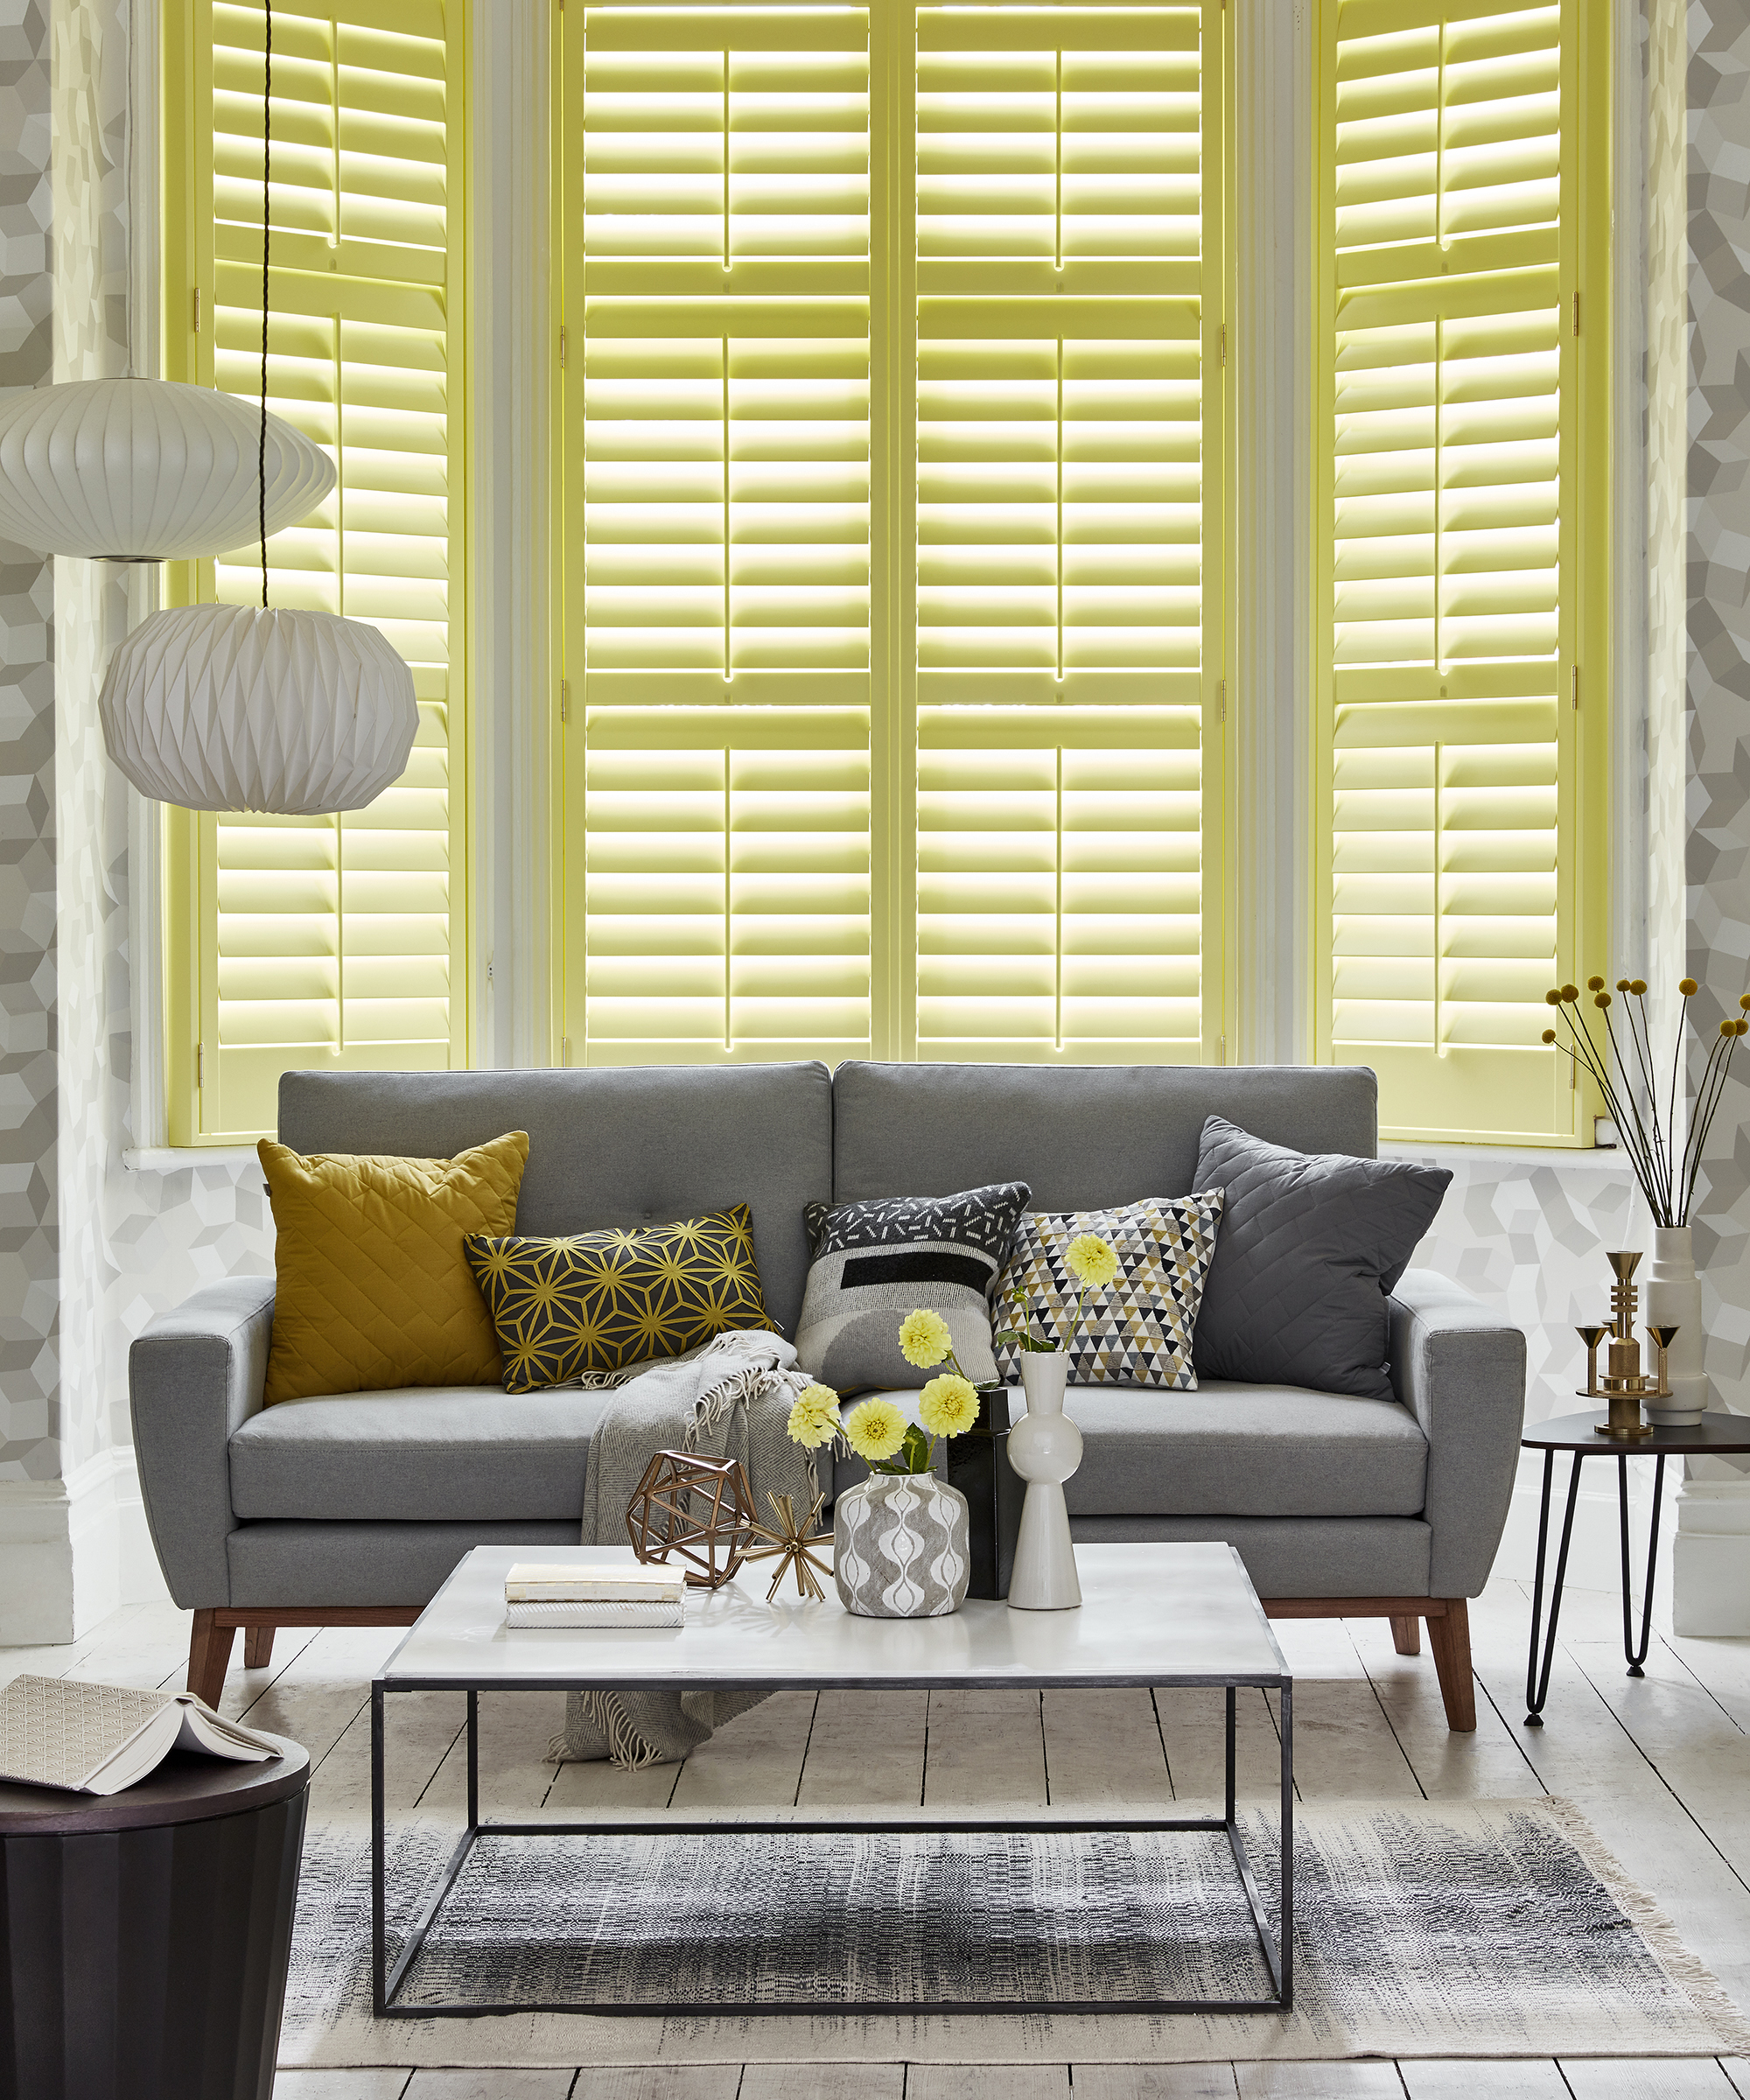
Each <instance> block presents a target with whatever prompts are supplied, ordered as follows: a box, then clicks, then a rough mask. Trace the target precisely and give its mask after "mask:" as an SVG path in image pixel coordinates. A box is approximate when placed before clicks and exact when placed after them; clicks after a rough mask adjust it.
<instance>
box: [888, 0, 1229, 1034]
mask: <svg viewBox="0 0 1750 2100" xmlns="http://www.w3.org/2000/svg"><path fill="white" fill-rule="evenodd" d="M917 22H918V48H917V223H916V244H917V262H916V278H917V292H918V306H917V365H916V372H917V382H916V402H915V407H916V429H917V627H916V650H917V706H918V717H917V783H918V787H917V798H918V799H917V846H916V853H917V861H916V880H917V927H916V941H917V971H918V977H917V995H918V1007H917V1014H918V1019H917V1039H916V1040H917V1051H918V1054H919V1055H920V1056H925V1057H930V1056H934V1057H945V1058H1001V1059H1032V1058H1044V1059H1050V1058H1053V1057H1062V1058H1064V1059H1066V1060H1069V1061H1127V1060H1138V1059H1150V1060H1153V1059H1171V1060H1179V1059H1184V1060H1195V1059H1197V1058H1199V1057H1200V1056H1202V1055H1205V1054H1213V1052H1214V1047H1215V1036H1216V1033H1218V1031H1219V1028H1220V1026H1221V1022H1220V993H1219V981H1220V970H1219V963H1220V946H1221V943H1220V919H1219V909H1220V883H1219V879H1217V878H1216V876H1215V868H1216V865H1217V863H1218V859H1219V854H1218V851H1217V840H1218V838H1219V802H1220V797H1219V793H1212V792H1211V785H1212V780H1218V779H1219V751H1218V750H1216V749H1215V748H1212V746H1213V745H1214V744H1215V739H1211V740H1210V743H1209V744H1208V745H1206V742H1205V739H1204V736H1203V728H1202V725H1203V721H1204V711H1205V707H1206V704H1209V715H1210V718H1211V719H1212V720H1213V718H1214V715H1215V707H1214V705H1213V703H1214V701H1215V691H1216V680H1217V676H1218V674H1219V669H1220V616H1219V607H1220V590H1219V582H1218V577H1219V567H1218V560H1219V556H1218V549H1219V546H1220V504H1219V496H1220V479H1221V477H1220V460H1221V451H1222V446H1221V430H1222V417H1221V402H1220V388H1221V379H1220V371H1219V359H1218V353H1217V350H1216V345H1217V341H1218V337H1219V331H1220V325H1221V323H1220V311H1219V304H1218V292H1219V286H1220V282H1221V278H1220V264H1219V252H1220V250H1219V231H1220V221H1219V210H1218V205H1219V195H1220V180H1219V170H1220V167H1221V152H1220V144H1219V130H1218V122H1217V120H1218V116H1219V112H1220V109H1221V106H1222V96H1221V88H1220V66H1221V41H1220V39H1221V30H1220V22H1221V16H1220V11H1219V10H1217V9H1213V8H1212V9H1210V10H1208V11H1207V13H1206V11H1204V10H1202V9H1201V8H1198V7H1195V6H1179V7H1171V6H1169V7H1158V6H1133V7H1126V6H1116V7H1100V8H1097V9H1096V8H1077V7H1063V8H1051V7H1028V8H1006V7H991V8H948V7H930V6H926V7H922V8H921V9H919V11H918V16H917Z"/></svg>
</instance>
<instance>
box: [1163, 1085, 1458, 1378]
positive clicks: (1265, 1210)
mask: <svg viewBox="0 0 1750 2100" xmlns="http://www.w3.org/2000/svg"><path fill="white" fill-rule="evenodd" d="M1452 1178H1453V1177H1452V1175H1451V1174H1450V1173H1448V1172H1447V1171H1446V1168H1445V1167H1430V1166H1411V1165H1410V1163H1409V1162H1408V1161H1407V1160H1402V1159H1351V1158H1350V1157H1349V1156H1348V1154H1347V1153H1345V1152H1291V1151H1290V1150H1289V1148H1288V1147H1287V1146H1286V1145H1266V1144H1265V1142H1264V1139H1263V1138H1254V1137H1253V1136H1252V1134H1251V1132H1250V1131H1243V1130H1241V1129H1240V1127H1239V1125H1238V1124H1232V1123H1229V1122H1228V1121H1226V1120H1225V1118H1223V1117H1220V1116H1211V1117H1209V1118H1208V1121H1207V1122H1206V1123H1205V1124H1204V1125H1203V1141H1202V1144H1201V1147H1200V1148H1199V1151H1198V1154H1197V1180H1196V1183H1195V1186H1196V1187H1199V1188H1208V1189H1215V1188H1219V1189H1223V1190H1225V1191H1226V1200H1225V1201H1224V1203H1223V1205H1222V1225H1221V1230H1220V1231H1219V1233H1218V1234H1217V1236H1216V1239H1215V1259H1214V1260H1213V1261H1212V1262H1211V1264H1209V1280H1208V1283H1207V1284H1206V1285H1204V1287H1203V1304H1202V1306H1201V1310H1200V1312H1199V1313H1198V1316H1197V1334H1196V1339H1195V1341H1194V1344H1193V1355H1194V1361H1195V1362H1196V1366H1197V1375H1198V1376H1199V1377H1200V1378H1237V1379H1241V1380H1243V1381H1246V1382H1247V1383H1251V1384H1257V1385H1264V1384H1280V1385H1304V1386H1310V1387H1311V1388H1312V1389H1313V1391H1315V1392H1320V1393H1358V1394H1360V1395H1362V1397H1363V1398H1365V1399H1369V1400H1390V1398H1391V1381H1390V1378H1389V1377H1387V1376H1386V1372H1385V1362H1386V1313H1385V1298H1386V1293H1387V1292H1389V1291H1390V1289H1391V1287H1392V1285H1394V1284H1395V1283H1396V1282H1397V1279H1398V1278H1399V1277H1400V1276H1402V1275H1403V1273H1404V1269H1405V1267H1406V1266H1407V1265H1408V1264H1409V1261H1410V1257H1411V1255H1412V1254H1413V1253H1414V1252H1415V1251H1416V1243H1417V1242H1418V1240H1419V1239H1420V1238H1421V1237H1422V1236H1423V1234H1424V1233H1425V1232H1426V1231H1427V1229H1428V1228H1429V1226H1430V1225H1432V1223H1433V1222H1434V1214H1435V1212H1436V1211H1437V1210H1439V1208H1440V1199H1441V1197H1442V1196H1444V1195H1445V1194H1446V1184H1447V1183H1448V1182H1449V1181H1450V1180H1452Z"/></svg>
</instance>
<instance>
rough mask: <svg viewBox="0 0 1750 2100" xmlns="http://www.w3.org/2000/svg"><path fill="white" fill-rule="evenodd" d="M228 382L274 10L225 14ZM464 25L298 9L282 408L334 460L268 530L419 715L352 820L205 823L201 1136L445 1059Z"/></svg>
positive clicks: (218, 95) (244, 309)
mask: <svg viewBox="0 0 1750 2100" xmlns="http://www.w3.org/2000/svg"><path fill="white" fill-rule="evenodd" d="M211 18H212V39H213V81H214V144H213V155H214V162H213V165H214V183H213V194H214V220H215V225H214V229H213V239H214V253H215V268H214V307H215V311H214V321H213V330H214V351H213V359H214V364H213V373H214V381H215V383H216V384H217V385H218V386H220V387H221V388H222V389H224V390H225V391H226V392H228V393H233V394H236V395H242V396H244V397H253V396H254V395H256V394H257V392H258V390H259V387H260V383H261V365H260V358H261V318H260V305H259V301H260V297H261V273H260V257H261V238H262V235H261V209H262V191H261V177H262V104H261V96H262V37H263V19H262V9H261V8H260V7H259V6H258V5H255V4H248V0H217V4H214V5H213V7H212V10H211ZM450 33H451V32H450V28H449V25H448V24H447V21H446V14H445V11H444V8H443V7H442V5H441V4H437V0H408V4H404V5H403V4H400V0H397V4H396V5H395V6H394V7H385V6H380V5H379V6H373V5H372V4H369V0H346V4H345V5H342V6H340V7H338V8H336V7H325V8H315V7H311V6H310V5H308V4H307V0H306V4H290V5H288V4H286V0H276V4H275V8H274V72H273V161H272V172H273V198H272V203H273V214H274V228H273V249H272V261H273V283H272V305H273V312H272V317H271V320H270V324H269V370H268V388H269V407H270V408H271V409H273V410H274V412H275V413H276V414H277V415H281V416H284V417H285V418H286V419H287V420H288V421H289V422H291V423H296V424H297V427H298V428H299V429H301V430H304V432H305V433H306V434H307V435H308V436H310V437H313V438H314V439H315V440H316V442H317V443H318V444H322V445H325V447H327V448H328V449H329V450H330V451H332V453H333V455H334V457H335V460H336V464H337V465H338V467H339V485H338V486H337V487H336V489H335V492H334V493H333V495H332V496H331V497H330V499H329V500H328V501H327V503H326V504H325V505H324V506H323V507H322V509H321V510H319V511H318V512H317V513H315V514H312V515H311V517H310V518H309V519H307V520H305V521H303V522H301V523H300V524H298V525H296V526H293V527H291V528H288V529H287V530H285V531H283V532H281V533H278V534H276V535H275V536H274V538H273V539H272V540H271V541H270V542H269V547H268V560H269V581H270V591H271V598H272V602H273V603H274V604H276V605H280V606H311V607H314V608H317V609H318V610H321V611H325V612H329V613H340V614H344V615H346V616H347V617H349V618H354V619H359V620H369V621H372V622H373V623H374V624H375V625H376V626H377V627H380V628H381V631H382V632H383V634H385V635H386V636H387V637H388V640H389V641H391V642H392V643H393V644H394V645H395V648H397V649H398V650H399V651H400V652H401V654H402V656H403V657H405V658H406V660H407V662H409V665H410V667H411V669H412V671H413V677H414V688H415V691H416V695H417V697H418V699H419V703H420V729H419V733H418V736H417V739H416V744H415V748H414V751H413V753H412V757H411V759H410V760H409V766H408V769H407V772H406V773H405V774H403V776H402V779H401V781H399V782H398V783H397V784H396V785H395V787H394V788H390V789H389V790H388V792H386V793H385V794H384V795H381V796H380V797H379V798H378V800H377V801H376V802H374V804H372V805H371V807H370V808H369V809H364V810H359V811H353V812H350V813H348V814H346V815H345V816H339V817H332V818H310V819H296V818H273V817H259V816H220V817H218V818H216V819H207V820H204V821H203V841H204V844H203V853H204V854H206V855H209V856H210V858H211V865H212V871H213V873H212V893H213V895H214V900H215V909H216V927H215V928H214V933H215V935H216V942H215V952H214V958H213V964H212V973H213V983H212V986H211V991H210V994H209V995H208V1011H209V1012H210V1013H211V1015H212V1020H211V1023H210V1024H209V1026H210V1027H211V1031H212V1034H213V1036H214V1037H216V1047H217V1055H216V1058H215V1057H214V1055H213V1054H212V1044H211V1042H210V1041H209V1054H208V1057H207V1082H206V1087H205V1089H203V1097H202V1110H201V1114H202V1129H203V1131H205V1132H207V1133H208V1134H216V1133H217V1132H219V1131H225V1132H235V1133H242V1132H245V1131H253V1130H271V1129H272V1128H273V1127H274V1125H275V1123H276V1089H277V1083H278V1077H279V1074H280V1073H281V1072H282V1071H283V1070H284V1069H287V1068H290V1067H297V1066H311V1065H317V1066H333V1067H346V1066H351V1065H360V1064H363V1065H370V1066H377V1067H396V1066H405V1067H430V1066H444V1065H447V1064H448V1063H450V1062H451V1058H452V1054H453V1053H454V1049H455V1046H456V1044H457V1041H458V1031H459V1030H460V1029H461V1027H462V1025H463V1024H462V1016H461V1014H460V1012H459V1011H458V1009H457V1007H456V1006H455V1005H453V1004H452V1000H451V989H452V987H451V951H452V943H453V941H454V939H455V938H456V937H457V936H458V935H459V931H460V928H459V925H458V922H457V921H456V920H455V919H454V918H452V907H453V904H454V902H455V900H454V899H453V898H452V895H451V868H452V865H453V863H454V859H455V856H456V854H457V852H458V840H459V832H458V824H459V816H460V812H459V806H458V797H457V795H456V793H455V790H454V785H453V781H452V765H453V763H454V756H455V749H456V743H455V739H456V738H457V736H458V722H457V720H456V718H455V709H456V704H457V701H458V697H459V675H458V669H452V666H455V665H456V664H457V663H458V656H459V641H460V629H459V610H460V598H459V592H458V591H457V592H454V593H452V590H451V584H452V580H453V573H452V563H453V559H454V556H453V553H452V548H451V532H452V528H453V527H454V525H455V524H456V522H457V520H456V519H455V517H454V515H453V513H452V501H453V491H454V490H455V489H457V488H458V486H459V475H458V472H457V471H456V468H457V463H458V451H457V447H458V444H459V427H458V421H457V419H456V418H455V417H454V416H452V414H451V388H452V383H453V378H454V374H453V369H452V367H453V346H452V345H451V341H450V339H449V332H448V310H449V304H450V294H451V286H452V284H453V283H454V272H455V269H456V262H455V257H456V255H457V254H458V227H457V226H456V225H455V224H454V223H453V222H452V218H451V196H452V193H453V194H459V190H458V187H457V186H456V182H455V171H456V170H457V169H458V168H459V165H460V161H459V140H458V136H457V131H456V127H455V123H454V115H453V112H452V109H451V86H450V78H449V75H450V64H451V59H450V48H449V43H448V38H449V35H450ZM214 586H215V591H216V595H217V596H218V598H220V599H221V600H222V601H225V602H229V603H239V604H246V603H249V602H253V601H256V600H258V598H259V593H260V588H261V570H260V566H259V556H258V549H255V548H253V547H244V548H241V549H237V550H236V551H235V553H232V554H229V555H226V556H221V557H220V559H219V560H218V561H217V562H216V563H214Z"/></svg>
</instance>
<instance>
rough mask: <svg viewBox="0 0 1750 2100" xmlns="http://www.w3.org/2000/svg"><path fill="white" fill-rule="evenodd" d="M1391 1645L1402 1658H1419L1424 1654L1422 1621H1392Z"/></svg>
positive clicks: (1396, 1619)
mask: <svg viewBox="0 0 1750 2100" xmlns="http://www.w3.org/2000/svg"><path fill="white" fill-rule="evenodd" d="M1391 1645H1392V1646H1393V1647H1394V1648H1395V1649H1397V1652H1398V1654H1399V1655H1400V1656H1419V1655H1420V1654H1421V1653H1422V1621H1420V1620H1419V1619H1399V1618H1397V1617H1396V1616H1394V1617H1393V1619H1392V1621H1391Z"/></svg>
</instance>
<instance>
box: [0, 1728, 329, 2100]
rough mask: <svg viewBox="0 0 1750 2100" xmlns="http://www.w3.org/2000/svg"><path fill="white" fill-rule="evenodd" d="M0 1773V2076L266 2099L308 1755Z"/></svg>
mask: <svg viewBox="0 0 1750 2100" xmlns="http://www.w3.org/2000/svg"><path fill="white" fill-rule="evenodd" d="M272 1740H274V1741H275V1742H276V1744H277V1745H278V1747H279V1755H278V1757H277V1758H275V1759H272V1760H270V1761H268V1762H267V1763H265V1764H259V1765H246V1764H234V1763H232V1762H231V1761H230V1760H229V1759H228V1758H216V1757H202V1756H200V1755H198V1754H194V1753H193V1752H188V1751H172V1753H171V1754H170V1756H169V1757H167V1758H166V1759H165V1761H164V1763H163V1764H162V1765H160V1766H159V1768H158V1770H157V1771H156V1772H154V1773H152V1774H151V1775H150V1777H148V1778H146V1779H143V1780H142V1781H141V1782H139V1784H138V1785H137V1786H133V1787H130V1788H128V1789H126V1790H125V1792H123V1793H120V1794H110V1795H104V1796H96V1795H91V1794H66V1793H63V1792H61V1791H60V1790H59V1789H56V1788H50V1787H19V1786H12V1785H9V1784H0V2091H4V2092H16V2093H19V2094H29V2095H30V2096H31V2100H269V2096H270V2095H271V2093H272V2091H273V2082H274V2059H275V2057H276V2054H278V2044H279V2021H280V2013H281V2011H282V2009H283V2005H284V2002H285V1972H286V1962H287V1959H288V1957H289V1956H290V1952H291V1918H292V1908H293V1905H294V1902H295V1901H296V1898H297V1866H298V1859H299V1855H300V1854H301V1852H302V1851H303V1846H304V1807H305V1803H306V1802H307V1800H308V1798H309V1787H310V1760H309V1758H308V1757H307V1756H306V1755H305V1754H304V1750H303V1749H302V1747H300V1746H299V1745H298V1744H297V1743H293V1742H287V1741H286V1740H283V1738H281V1737H278V1736H276V1737H274V1738H273V1739H272Z"/></svg>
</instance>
